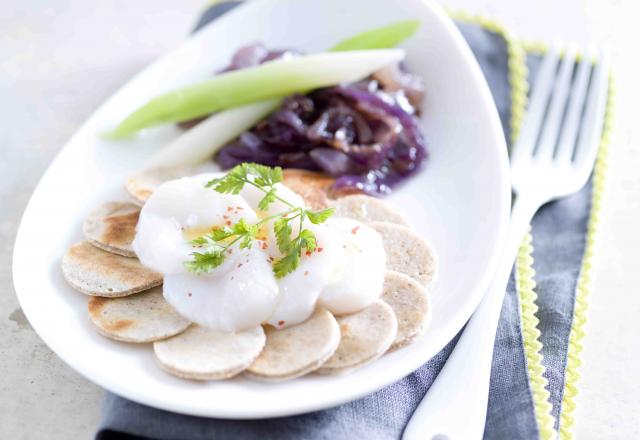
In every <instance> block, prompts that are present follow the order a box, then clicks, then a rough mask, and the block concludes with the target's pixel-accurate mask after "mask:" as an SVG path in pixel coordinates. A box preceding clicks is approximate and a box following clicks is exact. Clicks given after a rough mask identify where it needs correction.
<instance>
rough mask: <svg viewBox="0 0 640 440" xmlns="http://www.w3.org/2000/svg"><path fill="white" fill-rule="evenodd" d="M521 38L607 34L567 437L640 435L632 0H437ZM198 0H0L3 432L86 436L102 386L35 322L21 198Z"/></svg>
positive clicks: (638, 164) (178, 33)
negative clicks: (584, 322)
mask: <svg viewBox="0 0 640 440" xmlns="http://www.w3.org/2000/svg"><path fill="white" fill-rule="evenodd" d="M440 1H441V3H443V4H444V5H446V6H448V7H450V8H452V9H462V10H466V11H472V12H478V13H482V14H483V15H487V16H491V17H493V18H495V19H498V20H499V21H501V22H502V23H503V24H505V25H506V26H508V27H509V28H510V29H511V30H512V31H515V32H516V33H517V35H519V36H521V37H526V38H530V39H537V40H543V41H548V42H550V41H553V40H555V39H563V40H568V39H569V40H574V41H577V42H579V43H583V44H586V43H587V42H597V43H605V44H607V45H609V47H610V48H611V50H612V54H613V61H614V68H615V73H616V79H617V90H618V94H617V101H618V107H617V117H616V130H615V136H614V142H613V148H612V151H611V161H610V169H609V191H608V196H607V203H606V205H605V206H606V211H605V215H604V218H603V223H602V229H601V235H600V239H601V241H600V251H599V253H598V261H597V267H596V276H597V278H596V286H595V293H594V295H593V296H592V298H591V307H590V313H589V315H590V319H589V324H588V332H589V333H588V335H587V339H586V349H585V351H584V354H583V363H584V366H583V368H582V370H581V372H582V380H581V382H580V385H579V387H580V389H581V391H580V394H579V397H578V409H577V412H576V427H575V432H576V435H577V438H586V439H592V438H593V439H601V438H607V439H613V438H619V439H632V438H640V416H639V415H638V414H639V413H640V380H638V372H640V343H639V342H638V334H640V318H639V317H640V292H638V290H639V289H638V286H640V270H638V257H637V256H636V254H637V252H638V249H640V234H638V225H639V224H640V222H639V219H640V215H639V214H640V177H639V173H638V170H639V169H640V153H639V152H638V149H637V148H635V147H636V146H637V145H638V144H640V128H639V126H640V124H639V123H638V122H637V119H638V116H637V114H638V110H637V109H638V105H639V104H640V93H639V91H640V81H639V80H638V78H640V58H639V57H638V49H637V48H638V46H639V45H640V32H639V31H638V27H639V25H638V23H637V18H638V17H640V7H639V6H638V5H639V3H638V2H636V1H634V0H615V1H614V0H611V1H600V0H565V1H563V2H556V1H553V0H538V1H536V2H530V1H529V2H527V1H524V0H516V1H514V0H440ZM203 5H204V1H203V0H186V1H185V0H183V1H180V2H178V1H171V0H136V1H133V2H132V1H125V0H116V1H106V0H103V1H94V2H85V1H82V0H49V1H47V2H41V1H38V0H21V1H10V0H2V1H0V29H1V30H2V31H1V32H0V54H1V56H0V121H1V122H0V124H1V126H2V129H1V130H0V286H2V287H0V438H12V439H34V438H48V439H71V438H73V439H76V438H89V437H91V436H92V434H93V432H94V429H95V426H96V424H97V423H98V420H99V411H100V399H101V396H102V390H101V389H99V388H98V387H96V386H95V385H93V384H92V383H90V382H87V381H86V380H85V379H84V378H82V377H81V376H80V375H78V374H77V373H76V372H74V371H72V370H71V369H70V368H69V367H67V366H66V365H65V364H64V363H62V361H60V360H59V359H58V358H57V357H56V356H55V354H53V353H52V352H51V351H50V350H49V349H48V348H47V347H46V346H45V345H44V344H43V343H42V341H41V340H40V339H39V338H38V336H37V335H36V334H35V333H34V332H33V330H32V329H31V327H30V326H29V324H28V322H27V321H26V319H25V317H24V315H23V314H22V311H21V310H20V308H19V306H18V302H17V299H16V297H15V294H14V291H13V287H12V283H11V275H10V274H11V253H12V249H13V241H14V237H15V233H16V229H17V226H18V222H19V219H20V216H21V214H22V211H23V209H24V207H25V205H26V203H27V201H28V198H29V195H30V193H31V191H32V190H33V188H34V187H35V185H36V183H37V180H38V178H39V177H40V176H41V175H42V173H43V172H44V170H45V169H46V167H47V165H48V164H49V162H50V161H51V160H52V158H53V157H54V156H55V154H56V152H57V151H58V150H59V149H60V147H61V146H62V145H64V143H65V142H66V140H67V139H68V138H69V137H70V135H71V134H72V133H73V132H74V130H75V129H76V128H77V127H78V126H79V125H80V124H81V123H82V122H83V121H84V119H86V118H87V117H88V116H89V115H90V114H91V113H92V112H93V110H94V109H95V108H96V107H97V106H98V105H99V104H100V103H101V102H102V101H103V100H104V99H105V98H107V97H108V96H109V95H110V94H111V93H112V92H113V91H114V90H115V89H116V88H117V87H118V86H120V85H121V84H123V83H124V82H125V81H126V80H127V78H129V77H130V76H131V75H132V74H134V73H135V72H137V71H139V70H140V69H141V68H142V67H144V66H145V65H146V64H148V63H149V62H150V61H152V60H153V59H154V58H156V57H158V56H159V55H161V54H162V53H163V52H165V51H166V50H167V49H168V48H171V47H174V46H176V45H177V44H178V43H179V42H180V40H181V38H182V37H183V36H184V35H185V34H186V33H187V32H188V31H189V29H190V28H191V26H192V25H193V22H194V20H195V18H196V17H197V15H198V13H199V11H200V10H201V9H202V7H203Z"/></svg>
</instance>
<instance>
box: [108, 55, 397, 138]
mask: <svg viewBox="0 0 640 440" xmlns="http://www.w3.org/2000/svg"><path fill="white" fill-rule="evenodd" d="M403 57H404V51H402V50H399V49H380V50H364V51H349V52H336V53H320V54H313V55H307V56H301V57H296V58H292V59H287V60H275V61H271V62H268V63H265V64H261V65H259V66H256V67H251V68H247V69H242V70H237V71H233V72H229V73H223V74H220V75H216V76H214V77H213V78H211V79H208V80H205V81H202V82H199V83H197V84H193V85H190V86H187V87H184V88H181V89H178V90H175V91H172V92H168V93H165V94H163V95H160V96H158V97H156V98H154V99H152V100H151V101H149V102H148V103H147V104H145V105H143V106H142V107H140V108H139V109H138V110H136V111H135V112H133V113H132V114H131V115H130V116H128V117H127V118H126V119H125V120H124V121H123V122H122V123H121V124H120V125H118V127H116V129H115V130H114V131H112V132H111V133H108V134H107V135H106V137H108V138H116V139H117V138H122V137H126V136H128V135H131V134H133V133H135V132H137V131H138V130H141V129H143V128H146V127H151V126H154V125H159V124H163V123H168V122H178V121H185V120H189V119H192V118H196V117H199V116H204V115H208V114H210V113H213V112H217V111H220V110H224V109H227V108H231V107H237V106H241V105H245V104H250V103H252V102H257V101H263V100H267V99H272V98H279V97H283V96H287V95H290V94H292V93H296V92H300V91H303V90H312V89H316V88H320V87H327V86H330V85H334V84H339V83H341V82H352V81H357V80H359V79H362V78H364V77H366V76H367V75H370V74H371V73H373V72H375V71H376V70H378V69H380V68H381V67H384V66H386V65H387V64H390V63H394V62H398V61H400V60H401V59H402V58H403Z"/></svg>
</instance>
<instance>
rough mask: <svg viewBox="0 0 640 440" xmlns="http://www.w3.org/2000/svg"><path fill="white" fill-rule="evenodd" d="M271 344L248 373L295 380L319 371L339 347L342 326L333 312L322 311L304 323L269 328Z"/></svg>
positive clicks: (266, 378)
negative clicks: (339, 325) (281, 327)
mask: <svg viewBox="0 0 640 440" xmlns="http://www.w3.org/2000/svg"><path fill="white" fill-rule="evenodd" d="M265 332H266V334H267V343H266V345H265V347H264V350H262V353H260V356H258V358H257V359H256V360H255V362H254V363H253V364H251V366H250V367H249V368H248V369H247V370H246V371H245V374H247V375H248V376H250V377H253V378H255V379H260V380H265V381H281V380H286V379H293V378H295V377H298V376H302V375H304V374H307V373H309V372H311V371H313V370H316V369H318V368H319V367H320V366H321V365H322V364H324V363H325V362H326V361H327V359H329V358H330V357H331V355H332V354H333V353H334V352H335V351H336V348H338V344H339V343H340V327H338V323H337V322H336V320H335V318H334V317H333V315H332V314H331V313H329V312H328V311H327V310H326V309H323V308H318V309H316V311H315V312H314V313H313V315H311V317H309V319H307V320H306V321H304V322H303V323H301V324H298V325H295V326H292V327H287V328H284V329H280V330H277V329H276V328H275V327H272V326H267V327H266V329H265Z"/></svg>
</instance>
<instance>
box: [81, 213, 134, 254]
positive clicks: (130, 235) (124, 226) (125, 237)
mask: <svg viewBox="0 0 640 440" xmlns="http://www.w3.org/2000/svg"><path fill="white" fill-rule="evenodd" d="M139 215H140V207H138V206H137V205H134V204H133V203H129V202H107V203H105V204H104V205H101V206H99V207H98V208H96V209H95V210H93V212H91V214H89V217H87V219H86V220H85V222H84V224H83V225H82V230H83V232H84V237H85V239H86V240H87V241H88V242H90V243H91V244H92V245H94V246H97V247H99V248H100V249H104V250H105V251H108V252H112V253H114V254H119V255H124V256H125V257H135V256H136V254H135V253H134V252H133V249H132V248H131V242H132V241H133V239H134V238H135V235H136V224H137V223H138V216H139Z"/></svg>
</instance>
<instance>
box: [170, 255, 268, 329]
mask: <svg viewBox="0 0 640 440" xmlns="http://www.w3.org/2000/svg"><path fill="white" fill-rule="evenodd" d="M163 292H164V297H165V299H166V300H167V302H168V303H169V304H171V305H172V306H173V307H174V308H175V309H176V311H177V312H178V313H180V314H181V315H182V316H185V317H187V318H188V319H190V320H191V321H193V322H195V323H198V324H200V325H203V326H205V327H209V328H213V329H216V330H221V331H226V332H236V331H242V330H246V329H250V328H252V327H255V326H256V325H259V324H260V323H262V322H264V321H266V320H267V319H268V318H269V316H271V314H272V313H273V310H274V308H275V307H276V304H277V301H278V285H277V284H276V280H275V277H274V276H273V272H272V269H271V264H270V263H269V262H268V260H267V257H266V256H265V254H264V252H262V251H261V250H260V249H258V248H257V247H256V246H254V247H253V248H252V249H250V250H247V249H243V250H240V249H238V248H234V252H233V253H232V254H231V255H230V256H228V257H227V259H226V261H225V263H224V264H223V265H222V266H219V267H218V268H216V269H215V270H214V271H213V272H212V273H210V274H206V275H194V274H189V273H184V274H174V275H167V276H165V278H164V288H163Z"/></svg>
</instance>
